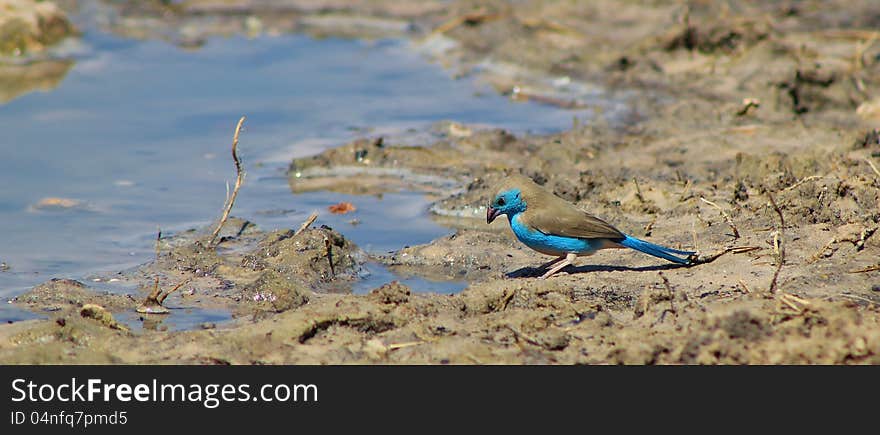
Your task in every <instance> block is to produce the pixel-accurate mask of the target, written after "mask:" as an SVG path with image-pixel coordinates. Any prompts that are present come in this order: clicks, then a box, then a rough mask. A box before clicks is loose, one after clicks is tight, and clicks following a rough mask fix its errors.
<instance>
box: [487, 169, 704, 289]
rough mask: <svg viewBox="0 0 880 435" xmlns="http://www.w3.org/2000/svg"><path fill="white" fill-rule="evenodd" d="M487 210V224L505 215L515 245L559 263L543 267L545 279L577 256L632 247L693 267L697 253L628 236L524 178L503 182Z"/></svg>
mask: <svg viewBox="0 0 880 435" xmlns="http://www.w3.org/2000/svg"><path fill="white" fill-rule="evenodd" d="M497 192H498V193H497V194H496V195H495V197H494V198H492V202H490V203H489V208H488V209H487V210H486V223H492V221H493V220H495V218H497V217H498V216H500V215H507V220H508V221H510V228H511V229H512V230H513V233H514V234H515V235H516V238H517V239H519V241H521V242H523V243H524V244H525V245H526V246H528V247H529V248H532V249H534V250H536V251H538V252H540V253H542V254H547V255H553V256H556V257H558V258H557V259H555V260H553V261H551V262H549V263H546V264H544V265H542V266H541V269H545V268H548V267H549V270H547V272H546V273H545V274H544V275H543V276H541V278H542V279H544V278H547V277H549V276H551V275H553V274H554V273H556V272H558V271H560V270H561V269H562V268H563V267H565V266H568V265H569V264H571V263H572V261H574V259H575V258H576V257H579V256H586V255H592V254H593V253H594V252H596V251H598V250H600V249H606V248H630V249H635V250H636V251H640V252H644V253H646V254H648V255H653V256H655V257H659V258H663V259H666V260H669V261H671V262H673V263H678V264H684V265H688V264H692V259H693V257H692V256H693V255H694V254H695V252H691V251H679V250H677V249H672V248H667V247H664V246H660V245H655V244H653V243H648V242H646V241H644V240H640V239H637V238H635V237H632V236H628V235H626V234H624V233H622V232H620V231H618V230H617V228H614V227H613V226H611V225H610V224H608V223H607V222H605V221H603V220H601V219H599V218H597V217H595V216H592V215H590V214H589V213H587V212H585V211H583V210H581V209H579V208H577V207H575V206H574V205H573V204H571V203H569V202H568V201H566V200H564V199H562V198H560V197H558V196H556V195H554V194H553V193H551V192H549V191H547V190H546V189H544V188H543V187H541V186H539V185H538V184H536V183H535V182H534V181H532V179H531V178H528V177H525V176H522V175H516V174H514V175H511V176H509V177H507V178H506V179H505V180H504V182H502V183H501V186H500V187H499V189H498V191H497Z"/></svg>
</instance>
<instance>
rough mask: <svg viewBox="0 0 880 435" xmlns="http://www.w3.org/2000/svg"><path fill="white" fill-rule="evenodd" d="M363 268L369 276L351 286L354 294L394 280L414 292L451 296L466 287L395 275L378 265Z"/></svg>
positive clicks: (460, 282)
mask: <svg viewBox="0 0 880 435" xmlns="http://www.w3.org/2000/svg"><path fill="white" fill-rule="evenodd" d="M365 268H366V269H367V272H368V273H369V275H367V276H366V277H365V278H364V279H362V280H360V281H358V282H356V283H355V284H354V286H352V293H354V294H366V293H369V292H370V290H372V289H374V288H376V287H379V286H381V285H382V284H385V283H388V282H391V281H395V280H396V281H399V282H400V283H401V284H404V285H406V286H408V287H409V288H410V289H411V290H412V291H414V292H425V293H440V294H453V293H458V292H460V291H462V290H464V288H465V287H467V282H466V281H433V280H430V279H427V278H424V277H420V276H416V275H402V274H396V273H394V272H391V271H390V270H388V268H386V267H385V266H384V265H381V264H379V263H373V262H370V263H367V264H366V265H365Z"/></svg>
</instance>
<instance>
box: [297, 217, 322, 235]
mask: <svg viewBox="0 0 880 435" xmlns="http://www.w3.org/2000/svg"><path fill="white" fill-rule="evenodd" d="M317 218H318V212H316V211H313V212H312V214H310V215H309V217H308V219H306V220H305V222H303V223H302V225H300V226H299V228H298V229H297V230H296V232H294V233H293V237H296V236H298V235H300V233H302V232H303V231H305V230H306V228H308V227H309V225H311V224H312V222H315V219H317Z"/></svg>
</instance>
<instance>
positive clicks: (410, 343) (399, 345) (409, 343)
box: [386, 341, 425, 350]
mask: <svg viewBox="0 0 880 435" xmlns="http://www.w3.org/2000/svg"><path fill="white" fill-rule="evenodd" d="M424 343H425V342H424V341H407V342H406V343H392V344H389V345H388V346H386V347H387V348H388V350H395V349H402V348H404V347H410V346H418V345H420V344H424Z"/></svg>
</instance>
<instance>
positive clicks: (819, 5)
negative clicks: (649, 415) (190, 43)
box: [0, 0, 880, 364]
mask: <svg viewBox="0 0 880 435" xmlns="http://www.w3.org/2000/svg"><path fill="white" fill-rule="evenodd" d="M223 3H224V4H226V2H223ZM293 3H294V4H299V3H300V2H293ZM301 3H302V4H306V3H308V4H312V3H314V4H317V3H321V2H301ZM324 3H326V4H325V6H326V8H325V9H322V10H323V11H325V13H326V15H328V16H332V14H333V13H337V12H335V11H339V12H338V13H340V14H344V15H354V16H359V17H376V18H381V19H383V20H400V21H402V22H406V23H409V24H410V26H408V27H407V29H409V30H408V32H411V33H412V34H411V35H410V37H412V38H414V40H418V41H421V42H420V43H421V44H423V45H422V47H426V46H427V47H432V46H433V45H432V44H436V40H437V38H444V39H445V40H448V41H451V44H449V45H446V46H445V47H447V48H446V49H445V50H442V51H433V56H436V57H437V59H438V60H440V61H441V62H443V63H444V64H445V65H448V66H450V67H451V68H459V69H461V70H462V71H465V72H466V73H468V74H470V73H473V74H483V77H485V79H486V80H490V81H492V82H493V83H499V86H498V89H499V91H501V92H508V93H509V94H510V96H511V97H512V98H518V99H528V98H531V99H536V98H537V99H538V101H540V102H542V103H546V104H565V101H568V100H565V99H562V100H560V99H559V98H558V97H557V95H556V94H554V93H552V92H551V91H552V89H551V90H550V91H546V92H545V91H543V89H546V88H545V87H542V86H546V84H547V83H548V82H549V83H553V82H554V81H559V80H561V79H563V78H564V80H562V81H564V82H565V83H568V84H570V83H573V82H576V83H594V84H596V85H601V86H603V87H607V88H608V89H613V90H616V91H620V92H624V91H625V92H627V93H628V95H630V96H631V97H630V98H631V100H630V101H631V103H630V104H633V105H634V106H635V107H637V108H638V110H631V111H628V112H626V113H628V114H629V117H628V118H624V119H620V118H612V117H610V116H604V115H603V113H602V112H601V111H598V110H597V117H596V119H595V120H594V121H591V122H589V123H580V122H575V123H573V125H572V127H571V128H570V129H568V130H566V131H564V132H561V133H558V134H553V135H543V136H534V135H515V134H511V133H509V132H506V131H502V130H497V129H491V128H481V127H476V126H466V125H460V124H455V123H444V124H442V125H438V126H437V127H436V128H435V129H434V131H433V133H432V134H433V136H432V137H434V138H435V140H433V141H430V142H429V143H410V142H407V141H406V140H398V139H396V138H393V137H386V138H379V137H364V138H362V139H359V140H356V141H353V142H352V143H349V144H345V145H342V146H340V147H338V148H335V149H333V150H330V151H327V152H325V153H323V154H321V155H318V156H312V157H307V158H302V159H297V160H295V161H293V162H291V165H290V171H289V177H290V185H291V189H292V191H294V192H302V191H310V190H325V189H328V188H331V187H332V188H334V189H336V190H337V191H343V192H346V193H359V194H381V193H382V192H389V191H398V190H417V191H423V192H426V193H427V194H428V195H430V197H431V198H432V199H434V203H433V205H432V206H431V211H432V213H433V214H434V215H435V217H436V219H437V220H438V222H442V223H443V224H445V225H448V226H450V227H451V228H453V230H452V232H453V234H451V235H450V236H446V237H441V238H439V239H437V240H435V241H433V242H431V243H428V244H424V245H416V246H409V247H406V248H403V249H401V250H398V251H396V252H392V253H388V254H381V255H380V254H368V253H365V252H363V251H362V250H360V248H358V247H357V246H355V245H354V244H353V243H352V242H351V241H349V240H347V239H346V238H345V231H344V229H331V228H326V227H325V228H321V227H318V228H308V229H305V230H304V231H302V232H299V233H297V232H296V231H294V230H280V231H272V232H266V231H263V230H260V229H258V228H254V227H253V225H251V224H249V223H248V222H247V221H246V220H243V219H235V220H230V221H229V222H227V225H226V228H225V229H224V232H223V233H222V238H221V239H220V242H219V243H218V244H217V245H216V246H213V245H211V243H210V242H209V240H208V239H207V234H208V233H209V232H210V229H199V230H197V231H196V230H194V231H192V232H191V233H183V234H176V235H173V236H170V237H167V238H166V237H163V238H161V239H160V240H159V243H158V255H157V259H156V261H154V262H151V263H149V264H146V265H144V266H142V267H140V268H138V269H136V270H134V271H124V272H121V273H120V274H119V275H118V276H117V277H115V279H116V280H117V282H118V283H119V284H115V285H116V286H117V287H120V286H121V287H124V288H127V289H129V290H125V291H120V290H118V289H117V290H113V288H115V287H113V286H111V285H110V283H109V282H102V283H79V282H75V281H71V280H53V281H50V282H47V283H45V284H43V285H41V286H38V287H36V288H34V289H33V290H31V291H29V292H27V293H25V294H24V295H21V296H19V297H17V298H16V299H15V300H14V301H12V302H13V303H15V304H17V305H19V306H21V307H25V308H28V309H30V310H33V311H36V312H40V313H43V314H44V315H46V316H47V317H48V319H46V320H28V321H22V322H16V323H13V324H8V325H2V326H0V361H4V362H9V363H58V362H69V363H194V364H276V363H313V364H340V363H343V364H344V363H354V364H367V363H381V364H395V363H407V364H423V363H424V364H447V363H450V364H556V363H558V364H615V363H624V364H851V363H856V364H877V363H880V310H878V305H880V235H878V231H877V230H878V227H880V171H878V169H877V168H878V166H880V140H878V137H880V134H878V131H880V130H878V128H880V109H878V107H880V104H878V100H877V98H878V97H877V96H876V95H878V92H880V82H878V77H880V43H878V42H877V39H878V36H880V35H878V34H877V32H876V29H877V28H878V24H880V6H878V5H877V4H876V3H875V2H870V1H856V2H838V1H833V0H831V1H809V2H784V1H779V2H776V1H771V2H766V1H765V2H747V1H729V2H724V3H717V2H687V3H684V4H683V3H682V2H673V1H669V2H665V1H660V2H653V3H652V4H651V5H644V4H642V3H643V2H634V1H633V2H630V1H610V0H609V1H605V0H602V1H597V2H590V3H589V4H587V5H583V4H577V3H574V2H565V3H561V2H544V1H530V2H515V3H508V2H501V1H497V2H468V1H456V2H453V4H452V5H451V6H450V7H444V8H440V9H433V8H432V7H431V5H433V3H432V2H424V3H422V2H415V4H423V5H424V8H423V9H418V8H416V7H415V6H413V8H415V9H407V12H401V11H399V10H396V9H394V8H393V7H390V6H388V7H385V6H387V4H386V3H385V2H381V1H377V2H366V3H365V5H364V6H363V8H364V9H363V10H358V9H357V8H355V9H352V8H341V7H338V6H334V5H333V3H332V2H324ZM196 4H201V6H200V7H201V8H202V10H204V8H207V7H208V6H206V5H207V4H210V2H181V5H177V6H175V7H179V8H183V10H184V11H185V10H186V8H187V7H195V6H192V5H196ZM243 4H246V2H244V3H243ZM388 4H390V3H388ZM383 5H384V6H383ZM227 7H229V6H227ZM242 7H245V6H242ZM302 7H305V6H302ZM179 13H180V14H181V15H179V17H180V19H181V20H185V19H186V13H185V12H179ZM296 13H297V14H303V13H304V12H302V10H297V12H296ZM298 16H299V15H298ZM432 41H434V42H432ZM429 51H430V50H429ZM486 65H516V68H501V67H491V68H488V67H486ZM523 72H528V74H525V73H523ZM529 78H535V80H534V81H530V79H529ZM510 84H513V85H512V86H511V85H510ZM505 86H507V87H505ZM514 88H515V90H514ZM509 173H521V174H525V175H527V176H530V177H532V178H533V179H535V180H536V181H537V182H538V183H539V184H542V185H544V186H545V187H547V188H548V189H550V190H551V191H553V192H554V193H555V194H557V195H559V196H560V197H562V198H565V199H567V200H569V201H571V202H573V203H576V204H578V205H579V206H581V207H583V208H584V209H586V210H589V211H590V212H591V213H592V214H595V215H597V216H599V217H602V218H603V219H605V220H607V221H609V222H611V223H612V224H614V225H615V226H617V227H618V228H619V229H621V230H622V231H624V232H626V233H629V234H632V235H634V236H636V237H640V238H644V239H646V240H649V241H651V242H655V243H660V244H663V245H666V246H670V247H674V248H681V249H688V250H696V251H699V253H700V258H701V259H702V261H701V262H700V263H699V264H697V265H694V266H691V267H681V266H678V265H673V264H667V263H663V262H662V261H661V260H658V259H655V258H653V257H649V256H645V255H642V254H640V253H637V252H634V251H621V250H609V251H601V252H599V253H596V254H595V255H593V256H590V257H584V258H580V259H578V260H577V262H576V263H575V265H573V266H569V267H567V268H565V269H563V271H562V272H560V273H559V274H557V275H556V276H553V277H551V278H550V279H547V280H540V279H538V278H536V277H534V275H535V272H536V269H535V268H536V267H537V266H538V265H540V264H542V263H544V262H546V261H548V260H549V259H550V258H549V257H546V256H543V255H541V254H538V253H536V252H533V251H530V250H528V248H526V247H524V246H523V245H521V244H519V242H517V241H516V240H515V239H514V237H513V235H512V233H511V232H510V229H509V228H508V226H507V223H506V222H504V220H503V219H498V220H496V222H494V223H493V224H491V225H487V224H486V221H485V211H486V210H485V205H486V204H487V203H488V201H489V199H490V195H492V194H493V193H494V186H495V185H496V183H498V182H499V180H501V179H503V177H504V176H505V175H506V174H509ZM245 218H246V217H245ZM368 261H376V262H380V263H382V264H383V265H385V266H386V267H388V268H389V269H390V270H392V271H394V270H399V271H400V272H401V273H403V274H406V273H412V272H413V271H417V272H418V273H419V274H420V275H422V276H426V277H431V278H434V279H444V280H464V281H467V282H468V286H467V288H465V289H464V290H463V291H461V292H460V293H458V294H453V295H441V294H430V293H423V292H419V291H418V289H416V288H409V287H407V286H405V285H402V284H400V283H397V282H389V283H386V284H384V285H381V286H378V287H377V288H375V289H373V290H371V291H370V292H368V293H367V294H365V295H354V294H351V293H350V289H351V286H352V283H354V282H357V281H358V280H359V279H361V278H362V277H363V274H364V269H365V267H364V264H366V262H368ZM157 277H158V282H159V284H158V285H159V286H160V287H161V288H165V289H172V288H174V287H175V286H177V285H178V284H180V283H181V282H184V283H185V284H184V285H182V286H180V287H179V288H178V289H177V290H176V291H174V292H173V293H172V294H171V296H169V298H168V299H167V301H166V305H168V306H176V307H180V306H186V307H191V308H198V309H223V310H228V311H229V312H231V313H233V314H232V316H233V317H234V318H233V319H232V320H229V321H227V322H222V323H217V324H211V325H205V327H203V328H198V329H192V330H186V331H171V330H164V331H163V330H161V328H159V329H148V328H144V329H143V330H134V329H133V328H131V327H130V326H127V325H126V324H125V323H120V322H119V321H118V320H117V319H118V318H119V317H120V314H125V313H131V312H132V311H133V310H135V308H136V307H137V305H138V304H139V303H140V301H141V299H142V298H143V297H145V296H146V295H147V294H148V293H149V292H150V291H151V290H152V289H153V288H154V285H155V282H156V279H157ZM126 285H127V286H128V287H125V286H126ZM108 288H110V290H108ZM132 289H133V290H132ZM95 306H99V307H100V308H101V309H98V308H96V307H95ZM176 315H180V313H176V312H174V311H173V310H172V312H171V314H166V315H164V316H176ZM148 316H156V315H148Z"/></svg>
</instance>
